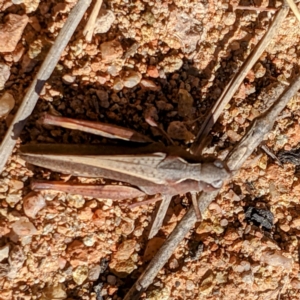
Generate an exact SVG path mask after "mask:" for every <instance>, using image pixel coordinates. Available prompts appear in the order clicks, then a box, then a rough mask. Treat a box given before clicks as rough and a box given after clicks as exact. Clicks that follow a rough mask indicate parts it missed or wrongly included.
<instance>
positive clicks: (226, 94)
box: [191, 7, 289, 155]
mask: <svg viewBox="0 0 300 300" xmlns="http://www.w3.org/2000/svg"><path fill="white" fill-rule="evenodd" d="M288 11H289V9H288V8H286V7H283V8H281V9H280V10H279V11H278V13H277V14H276V15H275V18H274V20H273V22H272V24H271V25H270V27H269V29H268V31H267V32H266V34H265V35H264V37H263V38H262V39H261V40H260V42H259V43H258V44H257V45H256V47H255V48H254V50H253V51H252V53H251V54H250V56H249V57H248V58H247V60H246V61H245V62H244V63H243V65H242V67H241V69H240V70H239V72H238V73H237V74H236V75H235V76H234V77H233V78H232V79H231V81H230V82H229V83H228V85H227V86H226V87H225V89H224V91H223V93H222V95H221V96H220V98H219V99H218V101H217V102H216V104H215V105H214V107H213V109H212V111H211V113H210V114H209V115H208V116H207V118H206V119H205V120H204V122H203V123H202V125H201V128H200V130H199V132H198V135H197V138H196V140H195V142H194V144H193V146H192V147H191V151H192V152H193V153H194V154H196V155H199V154H200V153H201V151H202V149H203V148H204V146H205V145H204V143H205V141H206V139H205V137H206V136H207V134H208V133H209V131H210V130H211V128H212V127H213V125H214V124H215V122H216V121H217V119H218V118H219V116H220V115H221V113H222V112H223V110H224V108H225V106H226V105H227V103H228V102H229V101H230V100H231V98H232V97H233V95H234V94H235V92H236V91H237V89H238V88H239V86H240V85H241V83H242V82H243V80H244V79H245V77H246V75H247V74H248V72H249V71H250V70H251V69H252V67H253V65H254V64H255V63H256V61H257V60H258V59H259V57H260V56H261V55H262V53H263V52H264V50H265V49H266V48H267V46H268V45H269V43H270V41H271V40H272V38H273V37H274V36H275V35H276V34H277V32H278V29H279V27H280V25H281V23H282V22H283V20H284V19H285V17H286V15H287V13H288Z"/></svg>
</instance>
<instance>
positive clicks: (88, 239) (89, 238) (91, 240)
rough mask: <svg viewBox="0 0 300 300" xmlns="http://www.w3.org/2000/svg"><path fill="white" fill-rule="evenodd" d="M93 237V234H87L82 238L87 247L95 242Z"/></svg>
mask: <svg viewBox="0 0 300 300" xmlns="http://www.w3.org/2000/svg"><path fill="white" fill-rule="evenodd" d="M95 242H96V241H95V237H94V236H93V235H88V236H85V237H84V238H83V243H84V244H85V245H86V246H87V247H92V246H93V245H94V244H95Z"/></svg>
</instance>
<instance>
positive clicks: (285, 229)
mask: <svg viewBox="0 0 300 300" xmlns="http://www.w3.org/2000/svg"><path fill="white" fill-rule="evenodd" d="M279 227H280V229H281V230H283V231H284V232H288V231H290V226H289V225H288V224H281V225H280V226H279Z"/></svg>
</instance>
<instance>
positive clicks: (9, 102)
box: [0, 67, 15, 118]
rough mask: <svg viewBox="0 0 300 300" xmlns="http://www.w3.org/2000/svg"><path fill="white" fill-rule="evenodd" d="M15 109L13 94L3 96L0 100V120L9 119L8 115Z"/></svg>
mask: <svg viewBox="0 0 300 300" xmlns="http://www.w3.org/2000/svg"><path fill="white" fill-rule="evenodd" d="M0 68H1V67H0ZM0 76H1V75H0ZM0 81H1V77H0ZM14 107H15V99H14V97H13V96H12V95H11V94H9V93H7V92H5V93H4V94H3V96H2V97H1V98H0V118H2V117H7V115H8V114H9V113H10V112H11V110H12V109H13V108H14Z"/></svg>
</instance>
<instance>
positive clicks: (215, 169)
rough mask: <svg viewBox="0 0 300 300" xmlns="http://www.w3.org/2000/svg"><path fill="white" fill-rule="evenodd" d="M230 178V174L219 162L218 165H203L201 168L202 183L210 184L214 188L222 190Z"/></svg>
mask: <svg viewBox="0 0 300 300" xmlns="http://www.w3.org/2000/svg"><path fill="white" fill-rule="evenodd" d="M228 176H229V172H228V171H227V170H226V169H225V168H224V167H223V165H221V164H220V163H219V162H218V163H217V164H215V163H203V164H202V166H201V181H203V182H205V183H206V184H209V185H210V186H211V187H212V188H215V189H219V188H221V187H222V185H223V182H224V180H225V179H226V178H227V177H228Z"/></svg>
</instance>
